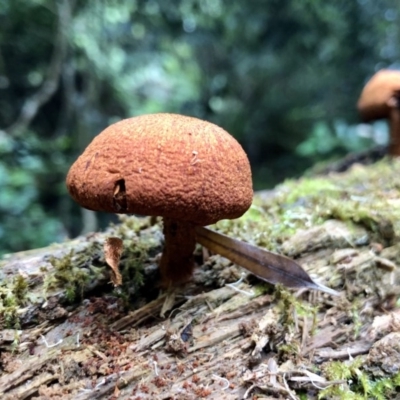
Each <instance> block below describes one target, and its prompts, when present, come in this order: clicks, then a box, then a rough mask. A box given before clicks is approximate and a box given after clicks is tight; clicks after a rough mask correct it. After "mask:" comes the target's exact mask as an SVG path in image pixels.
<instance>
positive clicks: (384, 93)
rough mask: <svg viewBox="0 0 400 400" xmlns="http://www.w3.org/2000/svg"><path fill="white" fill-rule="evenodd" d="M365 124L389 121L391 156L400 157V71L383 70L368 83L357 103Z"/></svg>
mask: <svg viewBox="0 0 400 400" xmlns="http://www.w3.org/2000/svg"><path fill="white" fill-rule="evenodd" d="M357 108H358V111H359V113H360V116H361V118H362V119H363V121H365V122H371V121H375V120H378V119H387V120H388V121H389V127H390V138H389V151H388V152H389V154H390V155H392V156H400V71H394V70H388V69H382V70H380V71H378V72H377V73H376V74H375V75H373V76H372V78H371V79H370V80H369V81H368V82H367V84H366V85H365V87H364V89H363V90H362V92H361V95H360V98H359V100H358V103H357Z"/></svg>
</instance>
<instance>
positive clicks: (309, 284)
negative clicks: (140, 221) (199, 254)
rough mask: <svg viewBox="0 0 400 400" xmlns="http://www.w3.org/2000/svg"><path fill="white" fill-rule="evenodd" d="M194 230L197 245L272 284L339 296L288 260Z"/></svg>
mask: <svg viewBox="0 0 400 400" xmlns="http://www.w3.org/2000/svg"><path fill="white" fill-rule="evenodd" d="M195 229H196V240H197V242H198V243H200V244H201V245H203V246H205V247H207V248H208V249H209V250H211V251H213V252H214V253H217V254H219V255H221V256H223V257H226V258H227V259H229V260H231V261H232V262H234V263H235V264H238V265H240V266H241V267H243V268H246V269H247V270H248V271H250V272H251V273H252V274H254V275H256V276H257V277H258V278H260V279H262V280H265V281H267V282H269V283H272V284H277V283H281V284H282V285H285V286H287V287H291V288H309V289H316V290H320V291H322V292H325V293H329V294H331V295H338V293H337V292H336V291H335V290H333V289H330V288H328V287H326V286H323V285H320V284H319V283H316V282H314V281H313V280H312V279H311V278H310V276H309V275H308V274H307V272H306V271H305V270H304V269H303V268H302V267H301V266H300V265H299V264H297V263H296V262H295V261H294V260H292V259H290V258H288V257H285V256H282V255H279V254H275V253H272V252H270V251H267V250H264V249H262V248H260V247H256V246H253V245H251V244H249V243H245V242H242V241H240V240H237V239H233V238H231V237H229V236H226V235H223V234H222V233H219V232H215V231H213V230H211V229H208V228H203V227H201V226H197V227H196V228H195Z"/></svg>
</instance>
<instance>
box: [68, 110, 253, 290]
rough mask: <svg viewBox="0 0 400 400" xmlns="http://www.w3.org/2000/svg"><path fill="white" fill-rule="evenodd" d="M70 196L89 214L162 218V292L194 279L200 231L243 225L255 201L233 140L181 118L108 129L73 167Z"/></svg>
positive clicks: (143, 119) (159, 117)
mask: <svg viewBox="0 0 400 400" xmlns="http://www.w3.org/2000/svg"><path fill="white" fill-rule="evenodd" d="M67 188H68V191H69V193H70V194H71V196H72V197H73V199H74V200H75V201H76V202H78V203H79V204H80V205H81V206H83V207H85V208H88V209H90V210H95V211H104V212H110V213H128V214H139V215H151V216H161V217H163V222H164V229H163V233H164V237H165V243H164V249H163V253H162V256H161V261H160V272H161V277H162V282H163V285H164V286H169V285H170V284H179V283H183V282H185V281H187V280H188V279H190V277H191V275H192V273H193V268H194V259H193V251H194V248H195V244H196V234H195V227H196V226H205V225H209V224H213V223H215V222H217V221H219V220H221V219H234V218H238V217H240V216H241V215H243V214H244V213H245V212H246V210H247V209H248V208H249V207H250V205H251V202H252V198H253V188H252V179H251V169H250V164H249V161H248V159H247V156H246V154H245V152H244V151H243V149H242V147H241V146H240V144H239V143H238V142H237V141H236V139H234V138H233V136H231V135H230V134H229V133H228V132H226V131H225V130H223V129H222V128H220V127H218V126H216V125H214V124H212V123H209V122H206V121H202V120H200V119H197V118H192V117H186V116H182V115H177V114H151V115H143V116H139V117H134V118H129V119H125V120H122V121H120V122H117V123H115V124H113V125H111V126H109V127H108V128H106V129H105V130H104V131H103V132H101V133H100V134H99V135H98V136H96V137H95V138H94V139H93V141H92V142H91V143H90V144H89V146H88V147H87V148H86V150H85V151H84V152H83V154H82V155H81V156H80V157H79V158H78V159H77V160H76V161H75V163H74V164H73V165H72V166H71V168H70V170H69V172H68V176H67Z"/></svg>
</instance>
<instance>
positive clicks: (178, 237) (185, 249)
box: [160, 218, 196, 287]
mask: <svg viewBox="0 0 400 400" xmlns="http://www.w3.org/2000/svg"><path fill="white" fill-rule="evenodd" d="M194 228H195V225H193V224H191V223H188V222H182V221H176V220H173V219H169V218H164V230H163V232H164V238H165V244H164V250H163V253H162V256H161V260H160V272H161V278H162V285H163V286H164V287H168V286H170V285H171V284H172V283H173V284H179V283H184V282H186V281H188V280H189V279H190V278H191V276H192V273H193V269H194V259H193V252H194V249H195V246H196V234H195V230H194Z"/></svg>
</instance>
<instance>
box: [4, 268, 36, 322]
mask: <svg viewBox="0 0 400 400" xmlns="http://www.w3.org/2000/svg"><path fill="white" fill-rule="evenodd" d="M28 286H29V285H28V282H27V280H26V279H25V278H24V277H23V276H22V275H20V274H18V275H16V276H15V277H14V278H13V280H12V281H11V282H10V281H8V280H4V281H3V282H2V283H1V285H0V316H1V317H2V319H3V320H4V326H5V327H7V328H16V329H17V328H19V327H20V321H19V317H18V309H19V308H20V307H23V306H24V305H25V302H26V295H27V292H28ZM0 321H1V319H0Z"/></svg>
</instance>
